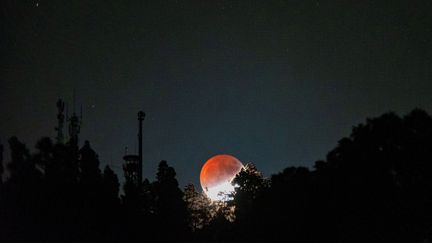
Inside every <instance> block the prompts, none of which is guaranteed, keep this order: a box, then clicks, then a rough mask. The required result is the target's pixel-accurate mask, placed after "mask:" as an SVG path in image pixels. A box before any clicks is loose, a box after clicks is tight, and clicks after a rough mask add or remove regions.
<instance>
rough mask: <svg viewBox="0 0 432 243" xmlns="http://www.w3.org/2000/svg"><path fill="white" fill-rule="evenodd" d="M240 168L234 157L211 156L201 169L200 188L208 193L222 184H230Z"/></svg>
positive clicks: (238, 161)
mask: <svg viewBox="0 0 432 243" xmlns="http://www.w3.org/2000/svg"><path fill="white" fill-rule="evenodd" d="M242 167H243V165H242V163H241V162H240V160H238V159H237V158H236V157H234V156H231V155H227V154H220V155H216V156H213V157H211V158H210V159H209V160H207V162H205V164H204V165H203V167H202V169H201V173H200V182H201V187H202V188H203V190H204V191H208V189H210V188H213V187H215V186H219V185H221V184H223V183H227V182H229V183H230V182H231V180H232V179H233V178H234V177H235V176H236V175H237V173H239V172H240V170H241V168H242Z"/></svg>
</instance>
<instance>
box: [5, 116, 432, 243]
mask: <svg viewBox="0 0 432 243" xmlns="http://www.w3.org/2000/svg"><path fill="white" fill-rule="evenodd" d="M8 142H9V147H10V151H11V161H8V163H3V161H2V160H3V156H2V155H3V153H2V152H3V147H1V151H0V152H1V153H0V155H1V157H0V162H2V163H0V164H2V165H3V164H5V166H6V167H7V171H8V173H7V179H6V180H5V181H4V182H2V183H1V184H0V242H210V243H211V242H430V241H431V238H432V236H431V233H432V117H431V116H430V115H428V114H427V113H426V112H425V111H422V110H418V109H416V110H413V111H412V112H410V113H409V114H408V115H406V116H404V117H399V116H397V115H396V114H394V113H387V114H384V115H382V116H380V117H377V118H373V119H368V120H367V121H366V123H365V124H360V125H358V126H355V127H353V130H352V133H351V135H350V136H349V137H346V138H343V139H341V140H340V141H339V143H338V145H337V146H336V148H335V149H333V150H332V151H330V152H329V153H328V155H327V158H326V160H325V161H317V162H316V163H315V166H314V168H313V169H309V168H306V167H289V168H286V169H284V170H283V171H282V172H280V173H278V174H275V175H272V176H271V177H270V178H264V177H263V176H262V174H261V173H260V172H259V171H258V169H257V168H256V167H255V166H254V165H253V164H248V165H247V166H245V168H244V169H243V170H242V171H241V172H240V173H239V175H238V176H237V177H236V178H235V180H234V181H233V183H234V184H236V185H237V187H236V192H235V193H234V195H232V196H233V200H232V201H228V202H211V201H210V200H209V199H208V198H207V197H205V196H204V195H203V194H202V193H201V192H199V191H197V190H196V189H195V188H194V186H193V185H188V186H186V188H184V189H180V188H179V185H178V182H177V180H176V172H175V170H174V168H173V167H171V166H169V165H168V164H167V162H166V161H162V162H160V164H159V167H158V171H157V175H156V180H155V181H152V182H150V181H148V180H144V181H143V182H142V183H140V185H136V184H134V183H126V184H125V185H123V189H124V190H123V191H124V193H122V195H119V191H120V190H119V188H120V185H119V181H118V178H117V175H116V174H115V173H114V172H113V171H112V170H111V169H110V168H109V167H105V168H104V169H103V171H101V170H100V168H99V160H98V156H97V154H96V153H95V151H93V150H92V149H91V147H90V144H89V142H85V145H84V146H83V147H82V148H80V149H79V148H78V147H76V146H73V145H70V144H54V143H53V142H52V141H51V139H49V138H42V139H41V140H40V141H39V142H38V143H37V144H36V149H37V151H36V153H34V154H30V153H29V151H28V149H27V148H26V146H25V145H24V144H22V143H21V142H20V141H19V140H18V139H17V138H15V137H12V138H10V139H9V141H8ZM4 169H5V168H3V166H0V173H3V172H4V171H5V170H4Z"/></svg>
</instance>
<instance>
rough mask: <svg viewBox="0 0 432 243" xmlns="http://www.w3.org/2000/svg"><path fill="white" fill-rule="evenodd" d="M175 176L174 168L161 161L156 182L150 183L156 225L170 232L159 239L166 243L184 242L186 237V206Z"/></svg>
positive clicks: (187, 223)
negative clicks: (156, 220)
mask: <svg viewBox="0 0 432 243" xmlns="http://www.w3.org/2000/svg"><path fill="white" fill-rule="evenodd" d="M175 176H176V172H175V170H174V168H173V167H171V166H168V164H167V162H166V161H164V160H163V161H161V162H160V163H159V167H158V171H157V174H156V181H155V182H153V183H152V192H153V197H154V200H155V206H154V209H155V214H156V216H157V219H158V224H159V225H161V226H162V225H163V227H164V228H165V229H166V230H168V231H170V232H171V233H170V234H169V235H164V236H162V235H161V239H162V240H163V241H166V242H174V241H178V240H181V239H183V240H184V239H185V238H186V237H187V235H188V225H189V222H188V217H187V206H186V203H185V201H184V200H183V192H182V191H181V190H180V189H179V187H178V182H177V179H176V178H175Z"/></svg>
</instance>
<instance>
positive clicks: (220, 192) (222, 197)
mask: <svg viewBox="0 0 432 243" xmlns="http://www.w3.org/2000/svg"><path fill="white" fill-rule="evenodd" d="M234 189H235V187H234V186H233V185H232V184H231V182H229V181H227V182H225V183H222V184H220V185H217V186H214V187H210V188H208V189H207V191H205V194H206V195H207V196H208V197H209V198H210V199H211V200H212V201H228V200H229V198H230V196H229V195H230V194H231V193H233V192H234Z"/></svg>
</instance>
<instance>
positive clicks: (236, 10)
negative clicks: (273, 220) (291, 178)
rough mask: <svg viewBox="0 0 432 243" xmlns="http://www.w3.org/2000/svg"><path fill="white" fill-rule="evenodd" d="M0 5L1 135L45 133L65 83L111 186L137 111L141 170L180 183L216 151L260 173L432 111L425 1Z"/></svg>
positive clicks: (27, 138) (12, 1) (430, 27)
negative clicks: (171, 172)
mask: <svg viewBox="0 0 432 243" xmlns="http://www.w3.org/2000/svg"><path fill="white" fill-rule="evenodd" d="M0 6H1V11H0V14H1V15H0V16H1V19H0V26H1V32H0V111H1V120H0V141H1V143H3V144H6V143H7V139H8V138H9V137H10V136H12V135H16V136H18V137H19V138H20V139H21V140H23V141H24V142H25V143H26V144H27V145H28V146H29V147H32V148H33V146H34V144H35V142H36V141H37V139H38V138H40V137H42V136H51V137H55V131H54V127H55V126H56V122H57V121H56V113H57V111H56V106H55V103H56V101H57V99H58V98H59V97H62V98H64V99H65V100H66V101H67V102H68V103H69V113H70V111H71V110H72V94H73V90H74V89H75V90H76V97H77V99H76V100H77V102H76V103H77V106H78V105H80V104H82V105H83V112H84V114H83V116H84V117H83V125H82V132H81V135H80V141H81V143H82V142H83V141H84V140H86V139H88V140H90V142H91V144H92V147H93V148H94V149H95V150H96V151H97V152H98V154H99V156H100V159H101V165H102V166H104V165H105V164H110V165H111V166H112V167H113V168H114V169H115V170H116V172H117V173H118V175H119V177H120V178H121V179H122V180H123V172H122V170H121V164H122V156H123V155H124V150H125V149H124V148H125V146H128V147H129V152H134V151H136V148H137V142H136V140H137V123H138V121H137V115H136V113H137V111H138V110H140V109H142V110H143V111H145V112H146V114H147V116H146V119H145V121H144V176H145V177H148V178H150V179H151V180H153V179H154V177H155V173H156V168H157V164H158V163H159V161H160V160H162V159H165V160H167V161H168V163H169V164H170V165H172V166H174V167H175V169H176V171H177V174H178V179H179V181H180V184H181V185H185V184H186V183H188V182H192V183H194V184H196V185H197V184H198V177H199V171H200V169H201V166H202V164H203V163H204V162H205V160H207V159H208V158H209V157H211V156H213V155H215V154H218V153H228V154H232V155H234V156H236V157H237V158H239V159H240V160H241V161H242V162H244V163H245V162H253V163H255V164H256V165H257V167H258V169H260V170H261V171H262V172H264V174H265V175H266V176H269V175H271V174H272V173H276V172H279V171H280V170H282V169H283V168H285V167H288V166H299V165H302V166H312V165H313V163H314V162H315V161H316V160H318V159H324V158H325V156H326V154H327V152H328V151H329V150H330V149H332V148H333V147H334V146H335V145H336V143H337V141H338V140H339V139H340V138H342V137H343V136H347V135H349V133H350V130H351V128H352V126H353V125H356V124H358V123H360V122H364V121H365V119H366V117H373V116H377V115H380V114H382V113H384V112H387V111H395V112H397V113H398V114H401V115H403V114H405V113H406V112H408V111H410V110H411V109H413V108H415V107H420V108H423V109H426V110H427V111H428V112H431V111H432V15H431V14H430V10H431V9H432V1H372V0H365V1H318V0H315V1H307V0H298V1H269V0H266V1H228V0H225V1H181V0H177V1H118V0H103V1H84V0H82V1H45V0H41V1H38V0H31V1H17V0H3V1H2V2H1V3H0ZM77 110H79V109H77ZM65 132H66V131H65Z"/></svg>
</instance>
